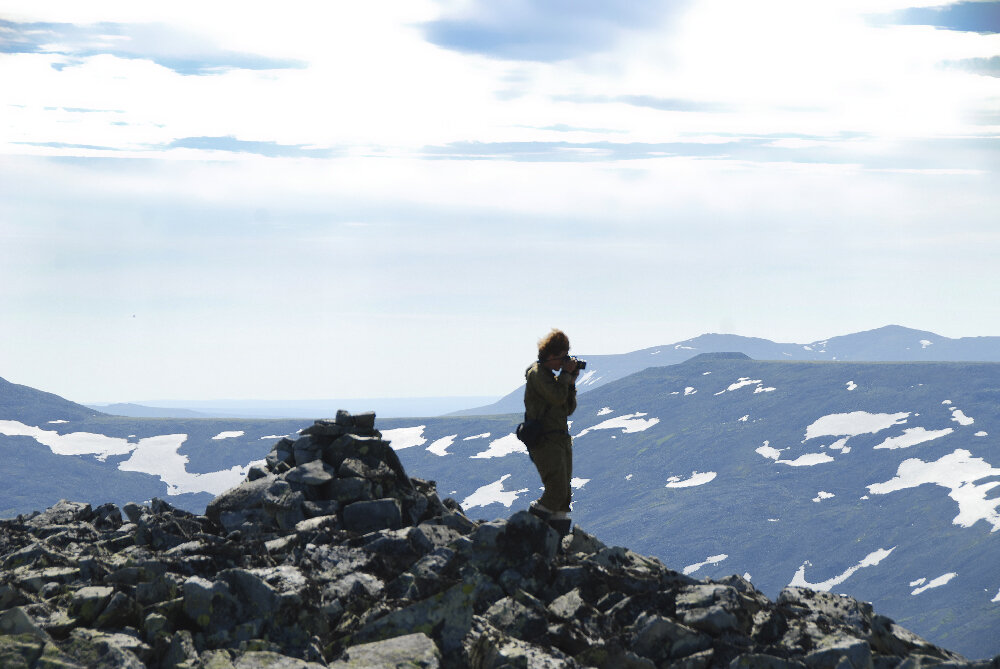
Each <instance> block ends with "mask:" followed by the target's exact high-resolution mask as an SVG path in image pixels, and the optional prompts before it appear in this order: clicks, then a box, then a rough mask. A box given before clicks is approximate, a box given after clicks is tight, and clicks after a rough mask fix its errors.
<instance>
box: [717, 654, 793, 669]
mask: <svg viewBox="0 0 1000 669" xmlns="http://www.w3.org/2000/svg"><path fill="white" fill-rule="evenodd" d="M805 666H806V665H805V664H803V663H802V662H798V661H796V660H785V659H783V658H780V657H775V656H774V655H767V654H766V653H747V654H745V655H740V656H738V657H736V658H734V659H733V661H732V662H730V663H729V669H805Z"/></svg>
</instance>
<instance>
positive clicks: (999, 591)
mask: <svg viewBox="0 0 1000 669" xmlns="http://www.w3.org/2000/svg"><path fill="white" fill-rule="evenodd" d="M997 602H1000V590H998V591H997V596H996V597H994V598H993V599H991V600H990V603H991V604H996V603H997Z"/></svg>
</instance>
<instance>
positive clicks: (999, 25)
mask: <svg viewBox="0 0 1000 669" xmlns="http://www.w3.org/2000/svg"><path fill="white" fill-rule="evenodd" d="M880 18H882V19H883V20H884V21H885V22H887V23H889V24H894V25H902V26H934V27H935V28H942V29H944V30H957V31H961V32H974V33H986V34H995V33H1000V2H957V3H954V4H948V5H942V6H940V7H910V8H908V9H903V10H900V11H898V12H894V13H892V14H890V15H889V16H888V17H880Z"/></svg>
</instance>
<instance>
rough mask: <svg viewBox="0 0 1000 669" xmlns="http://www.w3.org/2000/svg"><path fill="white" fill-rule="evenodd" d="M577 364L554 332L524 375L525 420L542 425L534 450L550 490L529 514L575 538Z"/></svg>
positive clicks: (564, 338) (561, 335)
mask: <svg viewBox="0 0 1000 669" xmlns="http://www.w3.org/2000/svg"><path fill="white" fill-rule="evenodd" d="M578 375H579V370H578V369H577V361H576V358H573V357H570V355H569V337H567V336H566V333H564V332H563V331H561V330H556V329H553V330H552V331H551V332H550V333H549V334H547V335H546V336H545V337H543V338H542V339H541V340H539V342H538V360H537V361H536V362H535V363H533V364H532V365H531V366H530V367H528V369H527V371H526V372H525V373H524V377H525V380H526V382H527V383H526V384H525V386H524V418H525V421H528V420H538V421H541V423H542V436H541V439H540V440H539V442H538V445H537V446H536V447H535V448H533V449H532V450H531V459H532V461H533V462H534V463H535V468H536V469H537V470H538V475H539V476H540V477H541V479H542V483H543V484H544V485H545V491H544V492H543V494H542V496H541V498H540V499H538V500H536V501H534V502H532V503H531V506H530V507H529V509H528V510H529V511H530V512H531V513H533V514H534V515H536V516H538V517H539V518H541V519H543V520H545V521H547V522H548V523H549V524H550V525H551V526H552V527H554V528H555V529H556V530H558V531H559V533H560V534H562V535H566V534H569V531H570V528H571V527H572V521H571V520H570V518H569V510H570V508H569V506H570V500H571V498H572V491H571V489H570V479H571V478H572V476H573V439H572V438H571V437H570V436H569V425H568V417H569V416H570V415H572V413H573V412H574V411H576V378H577V376H578Z"/></svg>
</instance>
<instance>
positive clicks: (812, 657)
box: [804, 634, 872, 669]
mask: <svg viewBox="0 0 1000 669" xmlns="http://www.w3.org/2000/svg"><path fill="white" fill-rule="evenodd" d="M804 661H805V664H806V666H807V667H809V669H837V668H839V669H870V667H871V666H872V652H871V647H870V646H869V645H868V642H867V641H864V640H862V639H858V638H855V637H852V636H848V635H846V634H842V635H830V636H826V637H823V638H822V639H820V641H819V643H817V644H816V650H813V651H812V652H810V653H809V654H807V655H806V656H805V659H804Z"/></svg>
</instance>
